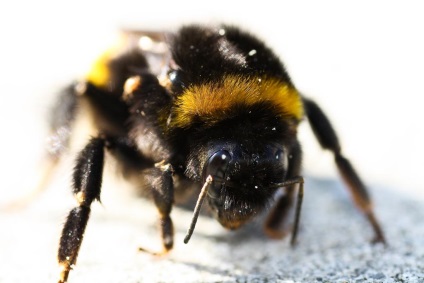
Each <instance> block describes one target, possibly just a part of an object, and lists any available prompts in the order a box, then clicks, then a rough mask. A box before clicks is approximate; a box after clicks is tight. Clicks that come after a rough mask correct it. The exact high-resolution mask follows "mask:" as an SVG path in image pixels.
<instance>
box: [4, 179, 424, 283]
mask: <svg viewBox="0 0 424 283" xmlns="http://www.w3.org/2000/svg"><path fill="white" fill-rule="evenodd" d="M59 179H60V178H59ZM65 179H66V178H61V180H58V181H55V182H54V183H53V184H52V186H51V187H50V188H49V190H48V191H47V192H46V193H45V194H44V195H43V196H42V197H41V198H40V199H39V200H36V201H35V202H34V203H33V204H32V205H31V206H30V207H29V208H28V209H26V210H24V211H21V212H16V213H5V212H2V213H1V214H0V223H1V226H2V232H1V233H0V250H1V253H0V282H1V283H3V282H16V283H17V282H43V283H44V282H55V280H56V278H57V274H58V267H57V265H56V263H55V253H56V248H57V241H58V238H59V233H60V229H61V224H62V222H63V219H64V216H65V215H66V213H67V211H68V210H69V208H71V207H72V206H73V204H74V203H73V201H72V197H71V196H70V194H69V193H65V189H66V187H67V186H66V182H67V181H66V180H65ZM123 187H126V186H125V185H124V184H123V183H121V182H119V181H118V182H116V181H114V180H112V179H111V178H108V177H106V180H105V185H104V189H103V191H104V194H103V200H102V205H99V204H94V205H93V213H92V218H91V219H90V222H89V225H88V228H87V233H86V236H85V239H84V242H83V245H82V248H81V251H80V256H79V258H78V264H77V266H76V267H75V270H73V271H72V272H71V274H70V280H69V282H70V283H73V282H105V283H108V282H111V283H112V282H113V283H117V282H125V283H137V282H280V283H283V282H284V283H291V282H338V283H341V282H343V283H345V282H352V283H353V282H361V283H362V282H363V283H365V282H385V283H391V282H424V226H423V218H424V211H423V202H422V201H420V200H412V199H408V198H406V197H404V196H402V195H399V194H398V193H395V192H391V191H390V190H388V189H385V188H379V187H378V186H374V187H373V188H374V189H373V190H372V194H373V196H374V199H375V206H376V212H377V214H378V217H379V218H380V219H381V222H382V224H383V227H384V230H385V232H386V236H387V239H388V242H389V246H388V247H386V248H385V247H383V246H382V245H371V244H370V243H369V240H370V239H371V236H372V234H371V230H370V228H369V227H368V225H367V223H366V222H365V220H364V218H363V217H362V216H361V215H360V214H359V213H358V211H357V210H356V208H355V207H354V206H353V205H352V203H351V201H350V198H349V196H348V194H347V193H346V192H345V191H344V188H343V185H342V184H341V183H339V182H338V181H332V180H323V179H314V178H311V177H309V178H308V177H307V183H306V193H305V202H304V209H303V212H302V220H301V230H300V234H299V244H298V245H297V246H296V247H295V248H291V247H290V245H289V243H288V239H284V240H282V241H275V240H270V239H268V238H267V237H266V236H265V235H264V234H263V232H262V229H261V225H262V224H261V221H260V219H258V221H255V222H253V223H251V224H249V225H247V226H246V227H244V228H242V229H240V230H238V231H236V232H230V231H226V230H224V229H223V228H221V227H220V225H219V224H218V223H217V222H216V221H215V220H214V219H211V218H209V217H207V216H201V218H200V219H199V221H198V225H197V228H196V231H195V233H194V235H193V237H192V239H191V241H190V243H189V244H187V245H185V244H184V243H183V238H184V235H185V231H186V229H187V227H188V225H189V221H190V217H191V213H192V212H191V211H187V210H184V209H180V208H176V209H174V211H173V213H172V217H173V219H174V222H175V230H176V235H175V249H174V250H173V251H172V252H171V253H170V254H169V255H167V256H164V257H160V258H159V257H154V256H151V255H149V254H146V253H140V252H138V251H137V248H138V247H139V246H143V247H145V248H150V249H153V250H155V249H159V248H160V238H159V235H158V231H157V230H156V219H155V216H156V214H155V208H154V207H153V206H152V205H151V204H150V203H149V202H147V201H146V200H143V199H139V198H134V197H133V196H132V194H131V192H130V191H129V190H126V189H122V188H123Z"/></svg>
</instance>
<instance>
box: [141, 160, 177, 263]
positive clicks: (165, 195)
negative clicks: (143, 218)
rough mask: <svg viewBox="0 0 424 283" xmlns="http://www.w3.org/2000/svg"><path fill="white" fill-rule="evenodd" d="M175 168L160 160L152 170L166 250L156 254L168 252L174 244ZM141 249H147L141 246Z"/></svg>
mask: <svg viewBox="0 0 424 283" xmlns="http://www.w3.org/2000/svg"><path fill="white" fill-rule="evenodd" d="M172 174H173V169H172V166H171V165H170V164H165V162H160V163H157V164H155V168H152V169H151V172H150V177H149V179H150V184H151V193H152V196H153V200H154V203H155V205H156V207H157V209H158V212H159V221H160V229H161V236H162V243H163V248H164V250H163V251H162V252H160V253H152V254H156V255H161V254H166V253H167V252H169V251H170V250H171V249H172V247H173V245H174V227H173V224H172V219H171V216H170V214H171V210H172V205H173V204H174V184H173V180H172ZM140 250H141V251H147V250H145V249H143V248H140Z"/></svg>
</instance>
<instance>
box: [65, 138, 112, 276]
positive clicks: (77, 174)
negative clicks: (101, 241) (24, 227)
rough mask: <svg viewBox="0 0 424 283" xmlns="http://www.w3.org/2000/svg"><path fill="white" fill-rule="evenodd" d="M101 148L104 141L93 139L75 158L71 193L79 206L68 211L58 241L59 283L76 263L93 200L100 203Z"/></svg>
mask: <svg viewBox="0 0 424 283" xmlns="http://www.w3.org/2000/svg"><path fill="white" fill-rule="evenodd" d="M104 145H105V141H104V139H102V138H92V139H91V140H90V141H89V143H88V144H87V145H86V146H85V148H84V149H83V150H82V151H81V152H80V154H79V155H78V158H77V162H76V166H75V169H74V174H73V192H74V194H75V197H76V199H77V201H78V206H77V207H75V208H73V209H72V210H71V211H70V212H69V215H68V218H67V219H66V222H65V225H64V226H63V230H62V236H61V238H60V243H59V251H58V261H59V265H60V266H61V273H60V278H59V283H64V282H67V280H68V275H69V272H70V270H71V269H72V266H73V265H75V264H76V260H77V256H78V251H79V249H80V247H81V243H82V239H83V236H84V231H85V228H86V226H87V222H88V219H89V216H90V205H91V203H92V202H93V201H94V200H100V188H101V183H102V174H103V163H104Z"/></svg>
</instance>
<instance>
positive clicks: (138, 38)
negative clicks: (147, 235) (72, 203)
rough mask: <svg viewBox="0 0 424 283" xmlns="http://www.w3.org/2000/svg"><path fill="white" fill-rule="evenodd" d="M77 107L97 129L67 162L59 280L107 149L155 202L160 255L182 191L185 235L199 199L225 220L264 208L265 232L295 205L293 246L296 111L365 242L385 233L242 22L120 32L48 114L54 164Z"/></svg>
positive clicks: (299, 184)
mask: <svg viewBox="0 0 424 283" xmlns="http://www.w3.org/2000/svg"><path fill="white" fill-rule="evenodd" d="M81 108H84V109H87V110H88V113H90V115H91V118H92V120H93V121H94V125H95V134H94V135H93V136H92V137H91V138H90V139H89V140H88V142H87V143H86V145H85V147H84V148H83V149H82V150H81V151H80V152H79V154H78V156H77V158H76V161H75V167H74V171H73V183H72V191H73V193H74V195H75V198H76V200H77V202H78V205H77V206H76V207H75V208H73V209H72V210H71V211H70V212H69V215H68V217H67V219H66V222H65V224H64V226H63V231H62V235H61V238H60V243H59V250H58V261H59V264H60V266H61V273H60V278H59V282H66V281H67V279H68V275H69V272H70V270H71V268H72V267H73V266H74V265H75V263H76V260H77V256H78V251H79V248H80V246H81V242H82V239H83V236H84V230H85V228H86V225H87V222H88V220H89V216H90V206H91V204H92V202H93V201H95V200H100V193H101V184H102V174H103V165H104V161H105V152H106V151H107V152H109V153H110V155H111V156H113V157H114V158H115V159H116V160H117V161H118V162H117V163H118V164H119V168H120V170H121V171H122V173H123V174H124V176H125V177H127V178H128V179H129V180H132V181H134V182H136V185H137V186H138V187H140V188H141V189H142V190H143V191H144V192H145V193H146V195H147V196H148V197H149V198H151V199H152V201H153V202H154V204H155V206H156V207H157V211H158V217H159V220H160V221H159V222H160V231H161V236H162V240H163V252H164V253H166V252H168V251H170V250H171V249H172V247H173V244H174V241H173V224H172V218H171V210H172V207H173V205H174V203H175V202H176V201H177V200H178V199H179V197H180V196H184V195H190V194H195V195H198V200H197V204H196V207H195V208H194V214H193V219H192V222H191V225H190V226H189V229H188V232H187V236H186V238H185V240H184V242H186V243H187V242H188V241H189V239H190V237H191V235H192V234H193V231H194V228H195V224H196V221H197V218H198V214H199V211H200V208H201V206H202V203H203V201H204V200H206V202H207V205H208V207H209V208H210V211H211V213H212V214H213V216H214V217H215V218H216V219H217V220H218V221H219V223H220V224H221V225H222V226H224V227H225V228H228V229H237V228H239V227H240V226H242V225H243V224H245V223H246V222H248V221H250V220H251V219H252V218H254V217H255V216H257V215H258V214H259V213H261V212H263V211H264V210H266V209H269V210H270V212H269V215H268V217H267V218H266V220H265V224H264V227H265V228H264V229H265V232H266V234H267V235H269V236H270V237H271V238H282V237H283V236H284V235H285V234H286V233H287V232H290V231H285V230H287V229H282V228H281V227H283V224H284V223H286V221H287V216H288V215H289V212H290V211H293V210H292V208H294V217H295V219H294V222H293V223H294V224H293V225H292V228H291V229H292V231H291V232H292V236H291V243H292V244H294V243H295V241H296V235H297V230H298V224H299V219H300V212H301V205H302V197H303V183H304V179H303V177H302V176H301V172H300V168H301V158H302V151H301V146H300V143H299V141H298V139H297V128H298V125H299V123H300V122H301V121H302V120H303V119H304V117H307V118H308V120H309V123H310V125H311V127H312V129H313V132H314V134H315V136H316V138H317V139H318V141H319V143H320V144H321V146H322V147H323V148H324V149H327V150H330V151H331V152H333V153H334V158H335V163H336V164H337V168H338V169H339V171H340V173H341V176H342V177H343V179H344V180H345V182H346V185H347V188H348V189H349V190H350V192H351V194H352V196H353V200H354V202H355V203H356V205H357V206H358V207H359V209H360V210H361V211H362V212H363V213H364V214H365V216H366V217H367V219H368V221H369V223H370V224H371V226H372V228H373V230H374V234H375V238H374V241H376V242H385V238H384V234H383V232H382V229H381V228H380V225H379V223H378V221H377V219H376V217H375V215H374V212H373V209H372V204H371V200H370V197H369V195H368V193H367V190H366V187H365V185H364V184H363V182H362V181H361V179H360V178H359V176H358V174H357V173H356V172H355V170H354V168H353V167H352V165H351V164H350V162H349V161H348V159H346V158H345V157H344V156H343V154H342V151H341V147H340V143H339V140H338V138H337V135H336V133H335V131H334V130H333V127H332V126H331V124H330V122H329V120H328V119H327V118H326V116H325V114H324V113H323V111H322V110H321V109H320V108H319V106H318V105H317V104H316V103H315V102H313V101H312V100H310V99H308V98H306V97H304V96H303V95H301V94H300V93H299V91H298V90H297V89H296V88H295V86H294V84H293V82H292V81H291V79H290V77H289V75H288V73H287V71H286V69H285V67H284V65H283V64H282V62H281V61H280V60H279V58H278V57H277V56H276V55H275V54H274V53H273V52H272V51H271V49H269V48H268V47H267V46H266V45H265V44H264V43H263V42H262V41H261V40H259V39H258V38H256V37H255V36H253V35H251V34H249V33H247V32H244V31H242V30H240V29H239V28H236V27H233V26H218V27H206V26H199V25H189V26H184V27H182V28H180V29H179V30H178V31H177V32H175V33H148V32H136V31H125V32H123V39H122V42H121V44H119V45H118V47H116V48H112V49H111V50H109V51H107V52H106V53H105V54H103V55H102V56H101V57H100V58H99V59H98V61H97V62H95V64H94V65H93V68H92V70H91V71H90V72H89V73H88V75H87V76H86V78H85V80H83V81H78V82H76V83H73V84H72V85H70V86H69V87H67V88H65V89H64V90H63V91H62V92H61V94H60V96H59V100H58V103H57V104H56V107H54V110H53V112H52V113H53V115H52V118H51V130H52V133H51V136H50V139H49V140H50V141H51V142H50V146H49V159H50V161H51V164H55V163H56V162H57V160H58V159H59V158H60V156H62V153H63V151H64V149H66V148H67V147H68V145H69V140H70V138H71V137H72V135H73V134H74V132H75V130H76V129H74V128H75V127H74V125H75V123H74V121H75V119H76V117H77V116H78V113H80V111H79V110H80V109H81ZM279 191H281V192H282V193H279V194H277V192H279ZM276 195H278V196H280V197H279V198H277V199H275V198H276ZM286 226H287V225H286Z"/></svg>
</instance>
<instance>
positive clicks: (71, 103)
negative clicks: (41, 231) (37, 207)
mask: <svg viewBox="0 0 424 283" xmlns="http://www.w3.org/2000/svg"><path fill="white" fill-rule="evenodd" d="M76 105H77V95H76V89H75V85H74V84H72V85H69V86H68V87H66V88H64V89H63V90H62V91H61V92H60V93H59V96H58V99H57V101H56V104H55V105H54V106H53V108H52V110H51V112H50V117H49V120H50V134H49V136H48V137H47V139H46V148H45V151H46V152H45V156H43V159H42V161H41V164H40V166H39V170H40V172H39V173H38V174H37V176H39V177H38V180H37V181H36V182H35V183H36V186H35V187H34V188H32V190H30V191H29V192H28V193H27V194H26V195H23V196H22V197H19V198H18V199H16V200H13V201H11V202H10V203H7V204H6V205H4V206H3V207H2V208H1V210H6V211H13V210H20V209H23V208H25V207H27V206H28V205H29V204H30V203H31V202H32V201H33V200H34V199H35V198H36V197H37V196H39V195H40V194H41V193H42V192H44V190H45V189H46V188H47V186H48V184H49V182H50V181H51V179H52V177H53V176H54V172H55V170H56V168H57V165H58V164H59V161H60V158H61V157H62V155H63V153H64V152H65V151H66V149H67V148H68V144H69V139H70V136H71V129H72V125H73V121H74V119H75V116H76V108H77V107H76Z"/></svg>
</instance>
